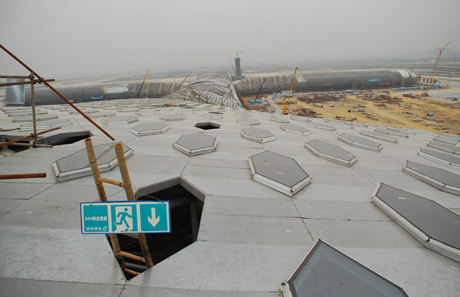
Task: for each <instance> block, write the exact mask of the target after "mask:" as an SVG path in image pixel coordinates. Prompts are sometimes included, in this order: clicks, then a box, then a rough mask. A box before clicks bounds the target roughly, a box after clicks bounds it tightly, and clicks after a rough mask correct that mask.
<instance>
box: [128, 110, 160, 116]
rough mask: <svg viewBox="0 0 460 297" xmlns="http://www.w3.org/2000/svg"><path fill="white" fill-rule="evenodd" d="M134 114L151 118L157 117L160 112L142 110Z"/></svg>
mask: <svg viewBox="0 0 460 297" xmlns="http://www.w3.org/2000/svg"><path fill="white" fill-rule="evenodd" d="M134 114H135V115H137V116H152V115H159V114H160V111H159V110H153V109H143V110H142V111H138V112H136V113H134Z"/></svg>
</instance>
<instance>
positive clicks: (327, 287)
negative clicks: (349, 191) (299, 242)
mask: <svg viewBox="0 0 460 297" xmlns="http://www.w3.org/2000/svg"><path fill="white" fill-rule="evenodd" d="M281 285H282V287H283V293H284V294H283V295H284V296H380V297H384V296H395V297H396V296H401V297H407V296H408V295H407V294H406V292H404V290H403V289H402V288H401V287H398V286H397V285H395V284H394V283H392V282H390V281H389V280H387V279H385V278H383V277H382V276H380V275H378V274H377V273H375V272H374V271H372V270H370V269H369V268H367V267H365V266H363V265H361V264H360V263H358V262H356V261H355V260H353V259H352V258H350V257H348V256H346V255H345V254H343V253H341V252H340V251H338V250H336V249H335V248H333V247H332V246H330V245H328V244H327V243H325V242H323V241H321V239H318V240H317V241H316V242H315V244H314V245H313V247H312V248H311V249H310V251H308V253H307V254H306V255H305V256H304V257H303V258H302V260H301V262H300V263H299V264H297V267H296V268H295V269H294V271H293V272H292V273H291V274H290V275H289V276H288V278H287V280H286V281H285V282H283V283H282V284H281Z"/></svg>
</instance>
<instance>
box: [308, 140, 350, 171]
mask: <svg viewBox="0 0 460 297" xmlns="http://www.w3.org/2000/svg"><path fill="white" fill-rule="evenodd" d="M305 147H306V148H307V149H308V150H309V151H310V152H312V153H313V154H314V155H315V156H317V157H319V158H322V159H325V160H328V161H332V162H335V163H338V164H341V165H345V166H352V165H353V164H355V163H356V161H358V158H357V157H356V156H355V155H353V154H351V153H349V152H347V151H346V150H344V149H343V148H341V147H340V146H337V145H334V144H330V143H327V142H324V141H321V140H317V139H313V140H310V141H308V142H306V143H305Z"/></svg>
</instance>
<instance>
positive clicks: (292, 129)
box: [280, 124, 311, 135]
mask: <svg viewBox="0 0 460 297" xmlns="http://www.w3.org/2000/svg"><path fill="white" fill-rule="evenodd" d="M280 128H281V130H283V131H286V132H289V133H293V134H299V135H310V134H311V132H310V130H308V129H306V128H304V127H301V126H297V125H292V124H281V125H280Z"/></svg>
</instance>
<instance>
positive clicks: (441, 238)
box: [372, 183, 460, 262]
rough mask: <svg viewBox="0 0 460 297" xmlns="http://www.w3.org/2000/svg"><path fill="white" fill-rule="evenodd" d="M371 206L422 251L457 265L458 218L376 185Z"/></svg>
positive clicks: (431, 204)
mask: <svg viewBox="0 0 460 297" xmlns="http://www.w3.org/2000/svg"><path fill="white" fill-rule="evenodd" d="M372 198H373V202H374V204H375V205H376V206H377V207H378V208H380V209H381V210H382V211H383V212H384V213H386V214H387V215H388V216H389V217H390V218H392V219H393V220H394V221H395V222H396V223H398V224H399V225H400V226H401V227H402V228H403V229H404V230H406V231H407V232H408V233H409V234H411V235H412V236H413V237H414V238H415V239H417V240H418V241H419V242H420V243H421V244H423V245H424V246H425V247H426V248H428V249H431V250H434V251H435V252H438V253H440V254H443V255H444V256H446V257H449V258H451V259H453V260H455V261H457V262H460V216H459V215H457V214H456V213H454V212H452V211H450V210H449V209H447V208H445V207H443V206H441V205H440V204H438V203H436V202H434V201H432V200H429V199H426V198H424V197H421V196H418V195H415V194H412V193H409V192H406V191H403V190H400V189H398V188H394V187H391V186H389V185H385V184H382V183H381V184H379V185H378V186H377V188H376V189H375V192H374V195H373V196H372Z"/></svg>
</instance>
